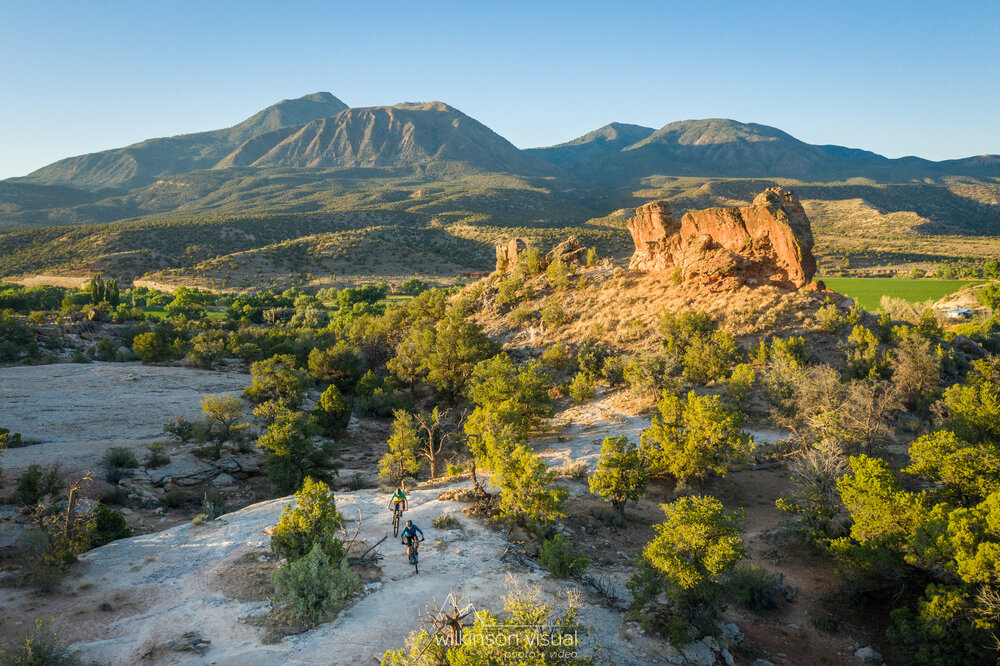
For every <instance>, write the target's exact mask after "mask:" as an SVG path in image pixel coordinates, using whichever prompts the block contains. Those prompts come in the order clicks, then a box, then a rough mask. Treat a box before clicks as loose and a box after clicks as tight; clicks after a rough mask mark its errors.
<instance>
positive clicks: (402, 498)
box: [389, 488, 409, 511]
mask: <svg viewBox="0 0 1000 666" xmlns="http://www.w3.org/2000/svg"><path fill="white" fill-rule="evenodd" d="M400 503H402V504H403V511H406V510H407V509H409V505H408V504H407V502H406V493H404V492H403V489H402V488H396V492H394V493H393V494H392V497H390V498H389V510H390V511H396V510H397V509H398V508H399V505H400Z"/></svg>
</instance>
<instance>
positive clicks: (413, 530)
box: [399, 520, 424, 555]
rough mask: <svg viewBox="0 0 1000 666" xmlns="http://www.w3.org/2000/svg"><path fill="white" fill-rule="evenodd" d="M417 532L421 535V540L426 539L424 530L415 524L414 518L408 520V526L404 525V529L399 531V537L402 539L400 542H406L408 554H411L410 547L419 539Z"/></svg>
mask: <svg viewBox="0 0 1000 666" xmlns="http://www.w3.org/2000/svg"><path fill="white" fill-rule="evenodd" d="M417 534H419V535H420V541H423V540H424V532H423V530H421V529H420V528H419V527H417V526H416V525H414V524H413V521H412V520H407V521H406V527H404V528H403V531H402V532H400V533H399V539H400V541H399V542H400V543H403V544H406V554H407V555H409V554H410V548H411V547H412V543H413V542H414V541H417Z"/></svg>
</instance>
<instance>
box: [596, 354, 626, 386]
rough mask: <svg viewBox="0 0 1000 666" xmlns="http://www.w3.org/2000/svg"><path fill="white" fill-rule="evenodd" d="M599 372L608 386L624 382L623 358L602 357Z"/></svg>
mask: <svg viewBox="0 0 1000 666" xmlns="http://www.w3.org/2000/svg"><path fill="white" fill-rule="evenodd" d="M601 373H602V374H603V375H604V381H605V382H607V383H608V386H621V385H622V384H624V383H625V359H623V358H622V357H621V356H608V357H607V358H605V359H604V366H603V367H602V368H601Z"/></svg>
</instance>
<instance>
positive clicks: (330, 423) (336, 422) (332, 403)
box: [313, 384, 351, 437]
mask: <svg viewBox="0 0 1000 666" xmlns="http://www.w3.org/2000/svg"><path fill="white" fill-rule="evenodd" d="M313 418H315V419H316V425H318V426H319V429H320V432H321V433H322V434H323V435H326V436H327V437H333V436H335V435H339V434H340V433H342V432H343V431H344V430H345V429H346V428H347V424H348V423H350V421H351V406H350V405H349V404H347V400H345V399H344V396H343V395H342V394H341V393H340V390H339V389H337V385H336V384H330V386H328V387H327V389H326V390H325V391H323V395H322V396H320V399H319V402H318V403H316V407H315V408H314V409H313Z"/></svg>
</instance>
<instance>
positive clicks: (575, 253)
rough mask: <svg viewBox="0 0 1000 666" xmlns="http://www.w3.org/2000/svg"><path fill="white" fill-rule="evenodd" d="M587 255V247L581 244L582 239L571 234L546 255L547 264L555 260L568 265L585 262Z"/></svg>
mask: <svg viewBox="0 0 1000 666" xmlns="http://www.w3.org/2000/svg"><path fill="white" fill-rule="evenodd" d="M586 257H587V248H585V247H584V246H583V245H581V244H580V239H579V238H577V237H576V236H570V237H568V238H567V239H566V240H564V241H562V242H561V243H559V244H558V245H556V246H555V247H554V248H552V249H551V250H549V253H548V254H546V255H545V265H546V266H547V265H549V264H551V263H552V262H554V261H561V262H563V263H564V264H566V265H567V266H578V265H581V264H583V263H584V260H585V259H586Z"/></svg>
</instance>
